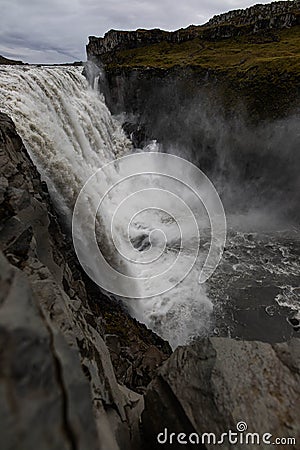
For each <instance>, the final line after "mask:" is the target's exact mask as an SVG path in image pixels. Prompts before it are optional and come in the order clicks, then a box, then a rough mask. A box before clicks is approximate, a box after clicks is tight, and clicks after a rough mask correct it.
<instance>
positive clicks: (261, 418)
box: [143, 338, 300, 449]
mask: <svg viewBox="0 0 300 450" xmlns="http://www.w3.org/2000/svg"><path fill="white" fill-rule="evenodd" d="M299 404H300V340H299V339H293V340H291V341H290V342H288V343H281V344H275V345H270V344H266V343H262V342H246V341H245V342H243V341H236V340H230V339H225V338H211V339H206V340H202V341H199V342H197V343H195V344H194V345H191V346H188V347H179V348H178V349H177V350H176V351H175V352H174V354H173V355H172V356H171V357H170V358H169V359H168V361H167V362H166V363H165V364H164V365H163V366H162V367H161V368H160V369H159V372H158V376H157V377H156V378H155V379H154V380H153V381H152V382H151V384H150V385H149V387H148V390H147V393H146V396H145V411H144V413H143V429H144V432H145V436H146V442H148V443H149V448H160V447H162V446H161V445H159V444H157V439H156V437H157V435H158V434H159V433H162V432H163V435H161V440H164V439H165V435H166V433H165V429H167V430H168V433H167V435H168V439H167V442H169V440H170V433H172V432H173V433H176V436H177V435H178V433H186V434H187V435H189V434H190V433H197V434H199V435H201V434H202V433H214V434H215V435H216V436H217V437H220V436H221V434H222V433H226V432H228V431H229V429H231V430H232V431H234V432H236V431H237V424H238V423H239V422H241V421H243V422H246V424H247V426H248V429H247V432H249V433H259V434H260V435H261V436H263V434H264V433H270V434H272V436H273V438H272V439H275V438H277V437H286V438H287V437H292V438H295V439H296V443H295V444H294V445H291V446H290V448H295V449H296V448H298V447H297V442H298V446H299V440H300V419H299ZM244 434H246V432H245V433H244ZM194 438H195V437H193V439H194ZM272 439H271V441H272ZM173 441H174V442H175V437H173ZM200 442H201V441H200ZM272 442H273V441H272ZM283 447H284V446H282V448H283ZM170 448H182V445H181V444H178V443H177V445H176V443H175V444H173V445H172V446H170ZM185 448H195V445H191V446H189V445H186V446H185ZM196 448H197V447H196ZM199 448H201V447H199ZM205 448H209V449H210V448H211V449H214V448H216V446H215V444H213V441H211V442H210V444H209V443H208V442H207V440H206V441H205ZM222 448H224V449H242V448H244V445H241V444H239V443H235V444H233V443H232V444H231V445H230V444H228V441H227V443H226V440H225V442H224V443H223V444H222ZM251 448H269V446H268V445H267V444H263V443H261V444H260V445H256V446H253V447H251Z"/></svg>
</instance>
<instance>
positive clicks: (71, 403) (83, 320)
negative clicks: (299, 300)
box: [0, 113, 164, 450]
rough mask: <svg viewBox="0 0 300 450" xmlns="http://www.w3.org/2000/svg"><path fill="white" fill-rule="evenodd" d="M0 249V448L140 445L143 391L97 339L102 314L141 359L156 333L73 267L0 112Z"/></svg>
mask: <svg viewBox="0 0 300 450" xmlns="http://www.w3.org/2000/svg"><path fill="white" fill-rule="evenodd" d="M0 255H1V256H0V266H1V267H0V269H1V270H0V354H1V371H0V373H1V377H0V389H1V393H2V395H1V401H0V419H1V420H0V433H1V449H3V450H6V449H7V450H8V449H12V448H20V449H22V450H29V449H30V450H31V449H32V448H35V447H38V448H39V449H41V450H43V449H50V448H51V449H58V450H61V449H65V448H66V449H69V448H72V449H86V450H93V449H101V450H102V449H103V450H118V449H121V450H127V449H128V450H129V449H130V450H131V449H136V448H139V419H140V415H141V412H142V409H143V398H142V396H141V395H139V394H137V393H136V392H133V391H131V390H130V389H128V388H126V387H125V386H121V385H120V384H119V381H120V380H117V378H116V374H115V370H114V367H113V365H112V362H111V357H110V353H109V350H108V347H107V346H106V345H105V342H104V340H103V338H104V335H105V333H107V331H106V329H107V327H108V324H107V322H108V319H109V320H110V323H109V325H110V326H111V327H112V326H113V324H114V323H116V322H117V323H121V322H122V323H123V325H124V324H125V323H126V326H125V325H124V329H123V330H122V336H121V335H120V336H119V339H120V342H121V344H122V345H123V346H124V345H127V346H128V347H129V348H130V347H131V346H135V348H136V352H137V355H139V357H140V358H141V357H142V355H144V354H145V353H147V350H148V348H149V349H152V346H153V345H154V342H157V343H158V345H159V346H162V347H163V346H164V341H161V340H160V339H159V338H158V337H156V336H154V335H153V336H152V333H151V332H150V331H149V330H147V329H146V327H145V326H143V325H139V324H138V323H137V322H136V321H134V320H132V319H130V317H129V316H128V314H127V313H126V312H125V311H124V310H122V309H121V307H120V306H119V307H118V308H117V307H116V306H115V305H114V304H110V305H108V303H109V300H108V299H106V297H105V296H104V295H103V294H102V293H101V292H100V291H99V289H98V288H97V287H95V286H93V285H92V284H89V282H88V280H87V279H86V278H85V276H84V274H82V273H81V270H80V267H79V266H78V263H77V261H76V258H75V255H74V252H73V250H72V247H71V245H70V242H68V241H67V240H66V237H65V235H64V234H63V232H62V230H61V227H60V225H59V223H58V221H57V219H56V215H55V212H54V210H53V207H52V205H51V201H50V198H49V195H48V192H47V189H46V188H45V184H43V183H41V180H40V176H39V174H38V172H37V170H36V168H35V166H34V165H33V164H32V162H31V160H30V158H29V156H28V154H27V151H26V149H25V147H24V146H23V143H22V141H21V139H20V137H19V136H18V134H17V133H16V130H15V127H14V124H13V122H12V121H11V120H10V119H9V118H8V117H7V116H6V115H4V114H1V113H0ZM101 304H103V305H105V307H104V310H105V311H107V310H109V311H110V315H109V316H107V315H105V314H106V313H105V312H104V314H102V313H101ZM131 324H134V325H133V330H134V331H131V333H130V337H129V335H126V333H127V332H128V333H129V330H130V328H131ZM126 330H127V331H126ZM133 334H135V336H133ZM158 352H159V350H158ZM125 363H126V362H125ZM142 364H143V367H144V365H145V364H144V362H143V361H142V362H141V365H142ZM134 370H139V367H138V365H136V366H135V369H134ZM151 370H152V368H151V367H149V368H148V372H149V373H150V371H151ZM133 372H134V371H133ZM148 372H147V369H146V370H145V371H144V375H145V378H144V380H142V381H141V379H140V380H139V386H140V385H143V386H145V383H148V382H149V381H150V378H149V373H148ZM151 373H152V372H151ZM133 384H134V383H131V385H133ZM133 387H134V388H135V387H136V386H133Z"/></svg>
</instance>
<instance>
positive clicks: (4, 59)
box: [0, 55, 24, 65]
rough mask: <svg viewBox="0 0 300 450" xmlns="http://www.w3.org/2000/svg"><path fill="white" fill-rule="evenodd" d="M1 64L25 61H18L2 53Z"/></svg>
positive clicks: (15, 63) (14, 63)
mask: <svg viewBox="0 0 300 450" xmlns="http://www.w3.org/2000/svg"><path fill="white" fill-rule="evenodd" d="M0 64H7V65H10V64H12V65H17V64H24V63H23V61H16V60H15V59H8V58H5V57H4V56H1V55H0Z"/></svg>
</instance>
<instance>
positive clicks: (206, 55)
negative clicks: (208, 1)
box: [103, 25, 300, 118]
mask: <svg viewBox="0 0 300 450" xmlns="http://www.w3.org/2000/svg"><path fill="white" fill-rule="evenodd" d="M109 57H110V58H111V59H110V60H107V62H106V64H105V66H106V70H107V72H108V73H110V74H114V73H118V72H120V71H122V72H127V73H128V72H132V71H138V72H140V73H142V74H143V77H145V76H148V75H147V73H152V74H153V73H157V74H158V75H159V76H164V74H171V73H174V71H175V72H177V73H179V74H180V77H185V76H186V75H187V74H191V73H193V74H194V75H193V76H192V78H190V79H191V80H192V83H187V86H186V87H187V91H188V90H189V89H192V90H193V85H194V84H195V83H198V81H199V82H201V84H202V85H203V82H204V84H206V83H210V82H211V81H212V82H213V83H214V81H217V84H215V83H214V86H215V89H218V91H219V93H221V94H223V95H222V96H223V98H224V99H225V104H227V105H229V106H230V105H233V104H234V103H235V102H236V99H237V98H239V99H241V100H243V101H244V104H245V105H246V106H247V108H248V109H249V111H250V112H251V116H252V117H256V116H257V117H260V118H261V117H264V116H265V117H279V116H282V115H285V114H286V113H287V112H288V111H290V110H291V109H293V108H294V107H295V106H297V102H298V99H299V94H300V26H299V25H297V26H294V27H291V28H288V29H283V30H278V31H276V32H275V31H267V32H263V33H257V34H254V35H253V34H252V35H243V36H238V37H234V38H228V39H222V40H216V41H208V40H205V39H203V38H201V37H200V38H199V37H197V38H195V39H193V40H188V41H185V42H182V43H169V42H161V43H159V44H154V45H148V46H144V47H141V48H135V49H130V50H120V51H117V52H115V53H114V56H113V58H112V57H111V55H109ZM103 61H104V63H105V57H104V59H103ZM197 80H198V81H197ZM201 80H202V81H201ZM205 80H206V81H205Z"/></svg>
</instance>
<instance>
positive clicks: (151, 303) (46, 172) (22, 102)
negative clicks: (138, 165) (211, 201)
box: [0, 66, 212, 347]
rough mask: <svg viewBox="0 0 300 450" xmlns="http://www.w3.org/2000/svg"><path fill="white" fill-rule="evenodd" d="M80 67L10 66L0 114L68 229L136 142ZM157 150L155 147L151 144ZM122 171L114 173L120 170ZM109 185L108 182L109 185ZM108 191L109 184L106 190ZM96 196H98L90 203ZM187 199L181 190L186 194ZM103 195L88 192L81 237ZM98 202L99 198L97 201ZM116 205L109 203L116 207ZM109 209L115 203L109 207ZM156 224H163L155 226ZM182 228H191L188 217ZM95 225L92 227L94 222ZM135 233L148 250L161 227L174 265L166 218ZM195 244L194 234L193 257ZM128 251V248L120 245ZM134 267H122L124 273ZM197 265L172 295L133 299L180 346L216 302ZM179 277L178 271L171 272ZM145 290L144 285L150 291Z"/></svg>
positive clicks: (105, 230)
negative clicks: (82, 198) (96, 180)
mask: <svg viewBox="0 0 300 450" xmlns="http://www.w3.org/2000/svg"><path fill="white" fill-rule="evenodd" d="M81 71H82V69H80V68H74V67H72V68H70V67H59V68H58V67H56V68H55V67H51V68H46V67H11V66H9V67H8V66H2V67H1V68H0V104H1V110H2V111H3V112H6V113H7V114H9V115H10V116H11V117H12V118H13V120H14V122H15V124H16V127H17V130H18V132H19V134H20V135H21V137H22V138H23V141H24V143H25V145H26V147H27V149H28V151H29V153H30V155H31V157H32V159H33V161H34V162H35V163H36V165H37V167H38V169H39V171H40V173H41V174H42V176H43V178H44V179H45V180H46V181H47V183H48V186H49V189H50V193H51V196H52V199H53V201H54V203H55V205H56V207H57V208H58V210H59V211H60V213H61V214H64V216H65V221H66V222H67V223H69V224H70V221H71V216H72V210H73V208H74V204H75V202H76V199H77V196H78V194H79V192H80V190H81V188H82V187H83V186H84V184H85V182H86V181H87V180H88V179H89V177H90V176H91V175H93V174H94V173H95V171H96V170H98V169H99V168H101V167H102V166H103V165H104V164H107V163H108V162H110V161H112V160H114V159H116V158H118V157H120V156H122V155H125V154H129V153H131V152H132V151H133V148H132V144H131V142H130V141H129V140H128V139H127V138H126V136H125V135H124V133H123V131H122V128H121V126H120V124H119V123H118V122H117V121H116V120H115V119H114V118H113V117H112V116H111V114H110V112H109V110H108V109H107V107H106V105H105V102H104V99H103V97H102V96H101V95H100V94H99V93H97V92H96V91H94V90H93V89H92V88H91V87H90V86H89V85H88V83H87V81H86V79H85V78H84V76H83V75H82V74H81ZM151 151H153V146H152V147H151ZM116 170H117V168H116ZM110 182H111V180H108V184H110ZM103 189H104V187H103ZM93 195H94V197H95V198H93ZM183 195H184V194H183V193H181V196H183ZM98 196H99V192H97V193H96V192H95V193H94V194H93V193H92V194H91V197H92V198H89V199H88V201H87V202H86V204H84V205H83V206H82V210H81V215H82V232H83V239H84V226H86V224H85V222H84V220H85V216H86V215H87V212H88V209H89V208H91V207H92V204H91V203H90V202H92V203H95V202H97V201H98ZM96 197H97V198H96ZM114 201H118V200H113V199H112V200H111V202H112V203H113V202H114ZM107 208H110V204H109V203H108V204H107ZM107 213H108V211H105V210H103V209H102V210H101V216H100V218H99V224H98V225H99V227H100V228H101V227H102V229H101V230H100V232H99V236H100V237H99V239H98V242H100V244H99V245H100V247H102V248H104V247H106V249H105V253H106V257H107V258H108V259H109V260H110V261H111V262H113V264H114V265H116V266H118V264H120V265H121V263H120V262H119V261H120V260H119V258H118V255H117V254H116V252H115V251H114V248H113V243H112V240H111V238H110V236H108V235H109V227H108V226H106V225H107V224H106V223H105V220H106V216H109V214H107ZM129 213H130V211H128V217H127V214H126V213H124V216H123V218H122V220H119V223H118V224H117V230H118V233H119V236H118V240H119V241H120V242H121V246H122V243H123V241H125V239H123V238H124V237H125V236H126V234H127V225H128V219H130V214H129ZM157 222H159V223H157ZM182 222H183V227H184V226H186V227H188V226H189V225H188V223H185V218H183V220H182ZM89 225H91V226H92V224H89ZM133 225H134V226H133V228H132V229H131V234H132V241H133V243H134V246H135V247H136V248H138V249H139V250H140V252H141V254H142V253H143V250H144V249H147V245H148V239H149V236H150V234H151V232H152V231H153V230H154V229H157V228H160V229H161V228H164V231H165V233H166V234H167V235H169V236H170V238H169V245H168V246H167V248H166V250H165V251H164V252H163V256H162V258H161V260H160V261H161V262H160V264H161V267H160V266H159V270H163V267H164V266H165V265H168V264H171V263H172V261H173V259H174V255H176V251H177V249H176V245H177V244H176V240H177V237H176V236H177V235H176V233H178V230H176V226H175V225H174V223H173V222H172V220H170V218H168V217H165V216H164V215H163V214H160V215H159V214H158V215H157V212H156V213H155V212H153V213H151V214H150V215H149V212H147V213H145V214H142V215H141V216H140V217H139V218H138V220H136V221H135V223H134V224H133ZM151 243H152V244H153V246H154V247H155V245H157V246H158V247H159V246H160V245H161V242H160V241H159V236H157V239H156V240H155V236H153V239H152V241H151ZM193 245H194V236H191V241H190V249H189V246H187V248H186V253H185V255H184V257H185V258H189V257H190V251H191V249H192V248H193ZM123 250H124V251H125V252H128V251H129V249H128V248H123ZM86 258H87V260H88V261H89V264H90V265H91V266H92V264H93V254H92V249H90V248H88V247H87V251H86ZM131 270H132V269H130V268H128V267H127V266H126V264H125V267H123V271H124V273H131V272H130V271H131ZM134 270H135V275H137V274H141V273H143V271H144V270H145V268H144V266H143V265H142V264H140V265H139V264H137V265H136V266H135V268H134ZM198 275H199V267H198V266H197V265H196V267H195V268H194V269H193V270H192V271H191V273H190V274H189V276H188V278H187V279H186V280H185V281H184V282H182V283H180V284H179V285H178V286H177V287H176V288H174V289H173V290H171V291H169V292H167V293H165V294H162V295H158V296H156V297H152V298H149V299H143V300H132V301H128V300H127V304H128V306H129V308H130V309H131V313H132V314H133V315H134V316H135V317H136V318H138V319H139V320H140V321H142V322H144V323H146V324H147V325H148V326H149V327H150V328H152V329H153V330H154V331H156V332H157V333H158V334H160V335H161V336H163V337H164V338H165V339H168V340H169V341H170V343H171V344H172V345H173V346H174V347H175V346H177V345H179V344H183V343H186V342H188V341H189V340H190V339H191V338H193V337H194V336H196V335H203V334H205V333H207V330H208V329H209V327H210V317H211V312H212V304H211V302H210V301H209V299H208V298H207V296H206V293H205V288H204V287H203V286H202V285H199V284H198ZM173 276H174V278H176V277H179V276H180V273H174V274H173ZM146 290H147V285H146V284H145V292H146Z"/></svg>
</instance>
